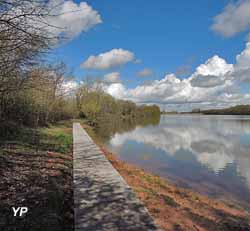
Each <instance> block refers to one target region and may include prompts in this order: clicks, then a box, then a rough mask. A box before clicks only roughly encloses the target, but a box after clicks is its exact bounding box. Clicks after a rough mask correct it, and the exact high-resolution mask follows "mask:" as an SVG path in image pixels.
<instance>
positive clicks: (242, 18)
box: [211, 0, 250, 37]
mask: <svg viewBox="0 0 250 231" xmlns="http://www.w3.org/2000/svg"><path fill="white" fill-rule="evenodd" d="M211 29H212V30H214V31H215V32H217V33H219V34H221V35H223V36H225V37H231V36H233V35H235V34H237V33H239V32H242V31H246V30H249V29H250V0H239V1H238V2H237V3H235V4H232V3H230V4H228V5H227V6H226V7H225V9H224V10H223V12H222V13H220V14H219V15H217V16H216V17H215V18H214V23H213V25H212V26H211Z"/></svg>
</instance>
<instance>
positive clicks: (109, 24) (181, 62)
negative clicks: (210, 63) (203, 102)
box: [50, 0, 250, 104]
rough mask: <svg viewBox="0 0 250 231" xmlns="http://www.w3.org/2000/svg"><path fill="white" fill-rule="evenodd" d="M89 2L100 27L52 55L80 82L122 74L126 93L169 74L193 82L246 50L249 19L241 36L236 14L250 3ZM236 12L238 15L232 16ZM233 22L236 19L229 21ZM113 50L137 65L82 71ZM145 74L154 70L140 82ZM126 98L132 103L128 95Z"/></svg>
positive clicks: (177, 0) (213, 0)
mask: <svg viewBox="0 0 250 231" xmlns="http://www.w3.org/2000/svg"><path fill="white" fill-rule="evenodd" d="M64 2H67V1H64ZM80 2H82V1H75V4H76V5H77V6H78V5H79V4H80ZM85 2H86V3H87V5H88V6H90V7H92V9H93V10H95V11H96V12H97V13H98V14H99V16H100V17H101V21H102V22H101V23H96V24H95V25H94V26H91V28H89V29H88V30H86V31H83V32H82V33H80V34H78V36H75V37H73V38H72V39H71V40H70V41H68V42H67V43H65V44H63V45H61V46H59V47H58V48H56V49H55V50H54V51H53V53H52V54H51V55H50V58H52V59H53V60H63V61H64V62H65V63H66V64H67V65H68V67H69V68H71V69H72V70H73V73H74V75H75V76H76V78H77V79H78V80H80V79H82V78H84V77H86V76H99V78H103V76H104V75H105V74H108V73H112V72H119V74H120V81H121V82H122V85H123V86H122V87H123V88H126V90H129V89H134V88H135V87H136V86H141V85H143V84H144V82H150V81H153V80H161V79H163V78H164V77H165V75H166V74H170V73H175V74H176V77H177V78H178V79H180V80H182V79H184V78H189V77H190V76H191V75H192V73H194V72H195V70H196V68H197V67H198V66H199V65H200V64H204V63H205V62H206V61H207V60H208V59H209V58H211V57H213V56H214V55H216V54H217V55H219V56H220V57H221V58H223V59H224V60H225V61H226V62H227V63H229V64H231V63H232V64H235V62H236V61H235V60H236V55H237V54H240V53H241V52H242V51H243V50H244V49H245V46H246V38H247V35H248V33H249V27H250V26H249V25H250V22H249V24H248V21H247V20H250V19H248V17H247V16H244V15H243V20H245V21H246V25H245V24H244V25H243V26H242V25H240V26H242V29H241V30H240V29H239V31H237V30H238V29H237V27H238V28H239V26H237V25H235V21H236V22H237V18H236V19H235V17H241V16H237V13H238V11H239V12H240V13H239V14H240V15H242V14H241V11H240V4H242V3H241V2H243V4H246V5H245V6H244V9H245V8H246V6H247V7H248V6H250V2H249V1H248V0H246V1H240V2H237V1H235V2H232V1H227V0H221V1H218V0H209V1H194V0H190V1H184V0H182V1H181V0H175V1H165V0H157V1H145V0H144V1H143V0H128V1H122V0H109V1H107V0H106V1H100V0H92V1H91V0H89V1H85ZM229 4H231V5H232V7H234V9H232V10H227V8H225V7H229V6H230V5H229ZM247 9H248V8H247ZM233 10H234V11H235V12H236V13H235V12H232V11H233ZM249 10H250V8H249ZM223 13H224V14H223ZM234 13H235V14H234ZM249 13H250V11H249ZM83 14H84V11H83ZM220 14H222V19H218V20H217V21H216V23H217V29H212V28H211V27H212V26H213V25H214V24H216V23H215V16H216V15H220ZM225 14H226V16H225ZM230 14H231V15H230ZM235 15H236V16H235ZM230 16H231V18H232V19H228V17H230ZM223 17H224V18H223ZM230 20H231V21H232V24H233V26H235V27H236V29H235V31H233V32H232V31H229V30H228V31H226V29H224V28H231V27H232V26H231V25H227V24H226V23H227V22H228V21H230ZM74 23H77V21H75V22H74ZM223 23H224V24H225V25H223ZM70 26H72V27H73V26H74V25H73V24H72V25H70ZM221 27H222V29H221ZM218 28H219V29H218ZM112 49H123V50H127V51H130V52H132V53H133V54H134V56H135V57H134V61H133V62H127V63H125V64H124V65H119V66H118V67H115V68H108V69H102V70H95V69H94V68H93V69H87V68H85V69H84V68H82V67H80V65H81V64H82V63H83V62H85V61H86V60H87V59H88V57H89V56H91V55H94V56H97V55H99V54H101V53H105V52H108V51H111V50H112ZM138 60H139V61H140V62H138ZM183 67H186V68H183ZM144 68H148V69H151V70H152V71H153V74H152V75H150V76H147V77H140V76H138V75H137V74H136V73H138V72H139V71H142V70H143V69H144ZM180 69H181V70H182V69H188V70H186V71H184V72H186V73H183V74H180V75H179V73H178V71H177V70H180ZM176 71H177V73H176ZM244 82H245V84H242V83H240V84H239V86H240V88H242V90H241V92H238V94H240V93H248V92H249V91H248V86H249V84H248V83H247V82H248V81H244ZM111 92H112V91H111ZM230 94H231V92H230ZM123 97H124V95H123ZM120 98H122V96H120ZM128 98H133V97H132V96H131V94H130V96H129V97H128ZM135 101H138V100H135ZM139 101H141V100H139ZM139 101H138V102H139ZM149 101H150V100H149ZM167 101H168V100H167ZM167 101H166V102H167ZM178 103H179V102H178ZM190 103H192V102H190ZM163 104H165V102H163ZM167 104H168V103H167ZM171 104H172V102H171Z"/></svg>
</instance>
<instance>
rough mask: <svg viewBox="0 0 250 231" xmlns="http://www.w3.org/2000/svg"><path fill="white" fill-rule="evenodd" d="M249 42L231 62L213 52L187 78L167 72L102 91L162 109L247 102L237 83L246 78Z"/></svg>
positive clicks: (249, 72)
mask: <svg viewBox="0 0 250 231" xmlns="http://www.w3.org/2000/svg"><path fill="white" fill-rule="evenodd" d="M249 57H250V44H249V43H247V44H246V48H245V49H244V50H243V51H242V52H241V53H240V54H239V55H237V56H236V62H235V64H229V63H227V62H226V61H225V60H224V59H223V58H220V57H219V56H217V55H215V56H213V57H212V58H210V59H208V60H207V61H206V62H205V63H204V64H201V65H199V66H198V67H197V68H196V70H195V72H194V73H193V74H192V75H190V76H189V77H188V78H185V79H180V78H178V77H177V76H176V75H175V74H168V75H166V76H165V77H164V78H162V79H160V80H154V81H152V82H151V84H143V85H139V86H137V87H135V88H127V87H125V86H124V85H123V84H122V83H115V84H110V85H109V86H107V87H106V88H105V90H106V91H107V92H108V93H110V94H111V95H113V96H114V97H116V98H122V99H128V100H133V101H135V102H137V103H157V104H158V105H160V106H161V107H162V108H165V107H166V106H169V105H170V106H173V105H174V106H175V107H178V108H179V110H182V108H181V107H183V108H184V107H185V109H186V110H187V109H188V108H187V105H189V109H190V108H192V107H200V108H210V107H226V106H231V105H235V104H244V103H249V100H250V94H247V93H244V94H243V93H241V92H240V88H239V85H240V84H241V83H243V82H246V81H248V80H250V62H248V59H249ZM249 93H250V92H249Z"/></svg>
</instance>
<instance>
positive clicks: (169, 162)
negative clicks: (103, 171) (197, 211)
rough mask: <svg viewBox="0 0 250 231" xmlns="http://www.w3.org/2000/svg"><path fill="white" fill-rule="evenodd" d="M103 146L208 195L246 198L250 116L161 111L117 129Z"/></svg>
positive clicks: (248, 199) (248, 193) (249, 186)
mask: <svg viewBox="0 0 250 231" xmlns="http://www.w3.org/2000/svg"><path fill="white" fill-rule="evenodd" d="M117 130H119V131H117V132H116V131H113V132H112V135H110V136H109V137H108V138H107V139H106V140H105V146H106V147H107V149H108V150H109V151H111V152H113V153H116V154H117V155H118V156H119V158H120V159H121V160H123V161H126V162H128V163H132V164H134V165H137V166H139V167H141V168H143V169H146V170H148V171H150V172H152V173H154V174H157V175H160V176H162V177H165V178H167V179H169V180H171V181H172V182H173V183H175V184H177V185H179V186H182V187H186V188H191V189H193V190H196V191H199V192H201V193H204V194H206V195H209V196H211V197H215V198H220V199H226V200H227V199H230V200H232V199H236V201H238V202H244V204H245V205H247V204H250V117H249V116H227V115H226V116H224V115H223V116H221V115H218V116H217V115H208V116H206V115H198V114H197V115H163V116H161V119H160V121H158V122H157V123H153V124H150V123H146V124H143V125H137V126H133V127H132V128H131V129H125V130H126V131H123V130H122V129H117Z"/></svg>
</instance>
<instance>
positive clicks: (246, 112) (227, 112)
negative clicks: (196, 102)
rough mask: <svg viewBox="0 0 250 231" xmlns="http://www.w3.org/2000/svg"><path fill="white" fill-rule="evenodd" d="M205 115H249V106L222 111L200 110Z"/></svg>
mask: <svg viewBox="0 0 250 231" xmlns="http://www.w3.org/2000/svg"><path fill="white" fill-rule="evenodd" d="M201 113H202V114H206V115H250V105H237V106H234V107H229V108H224V109H210V110H202V111H201Z"/></svg>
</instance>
